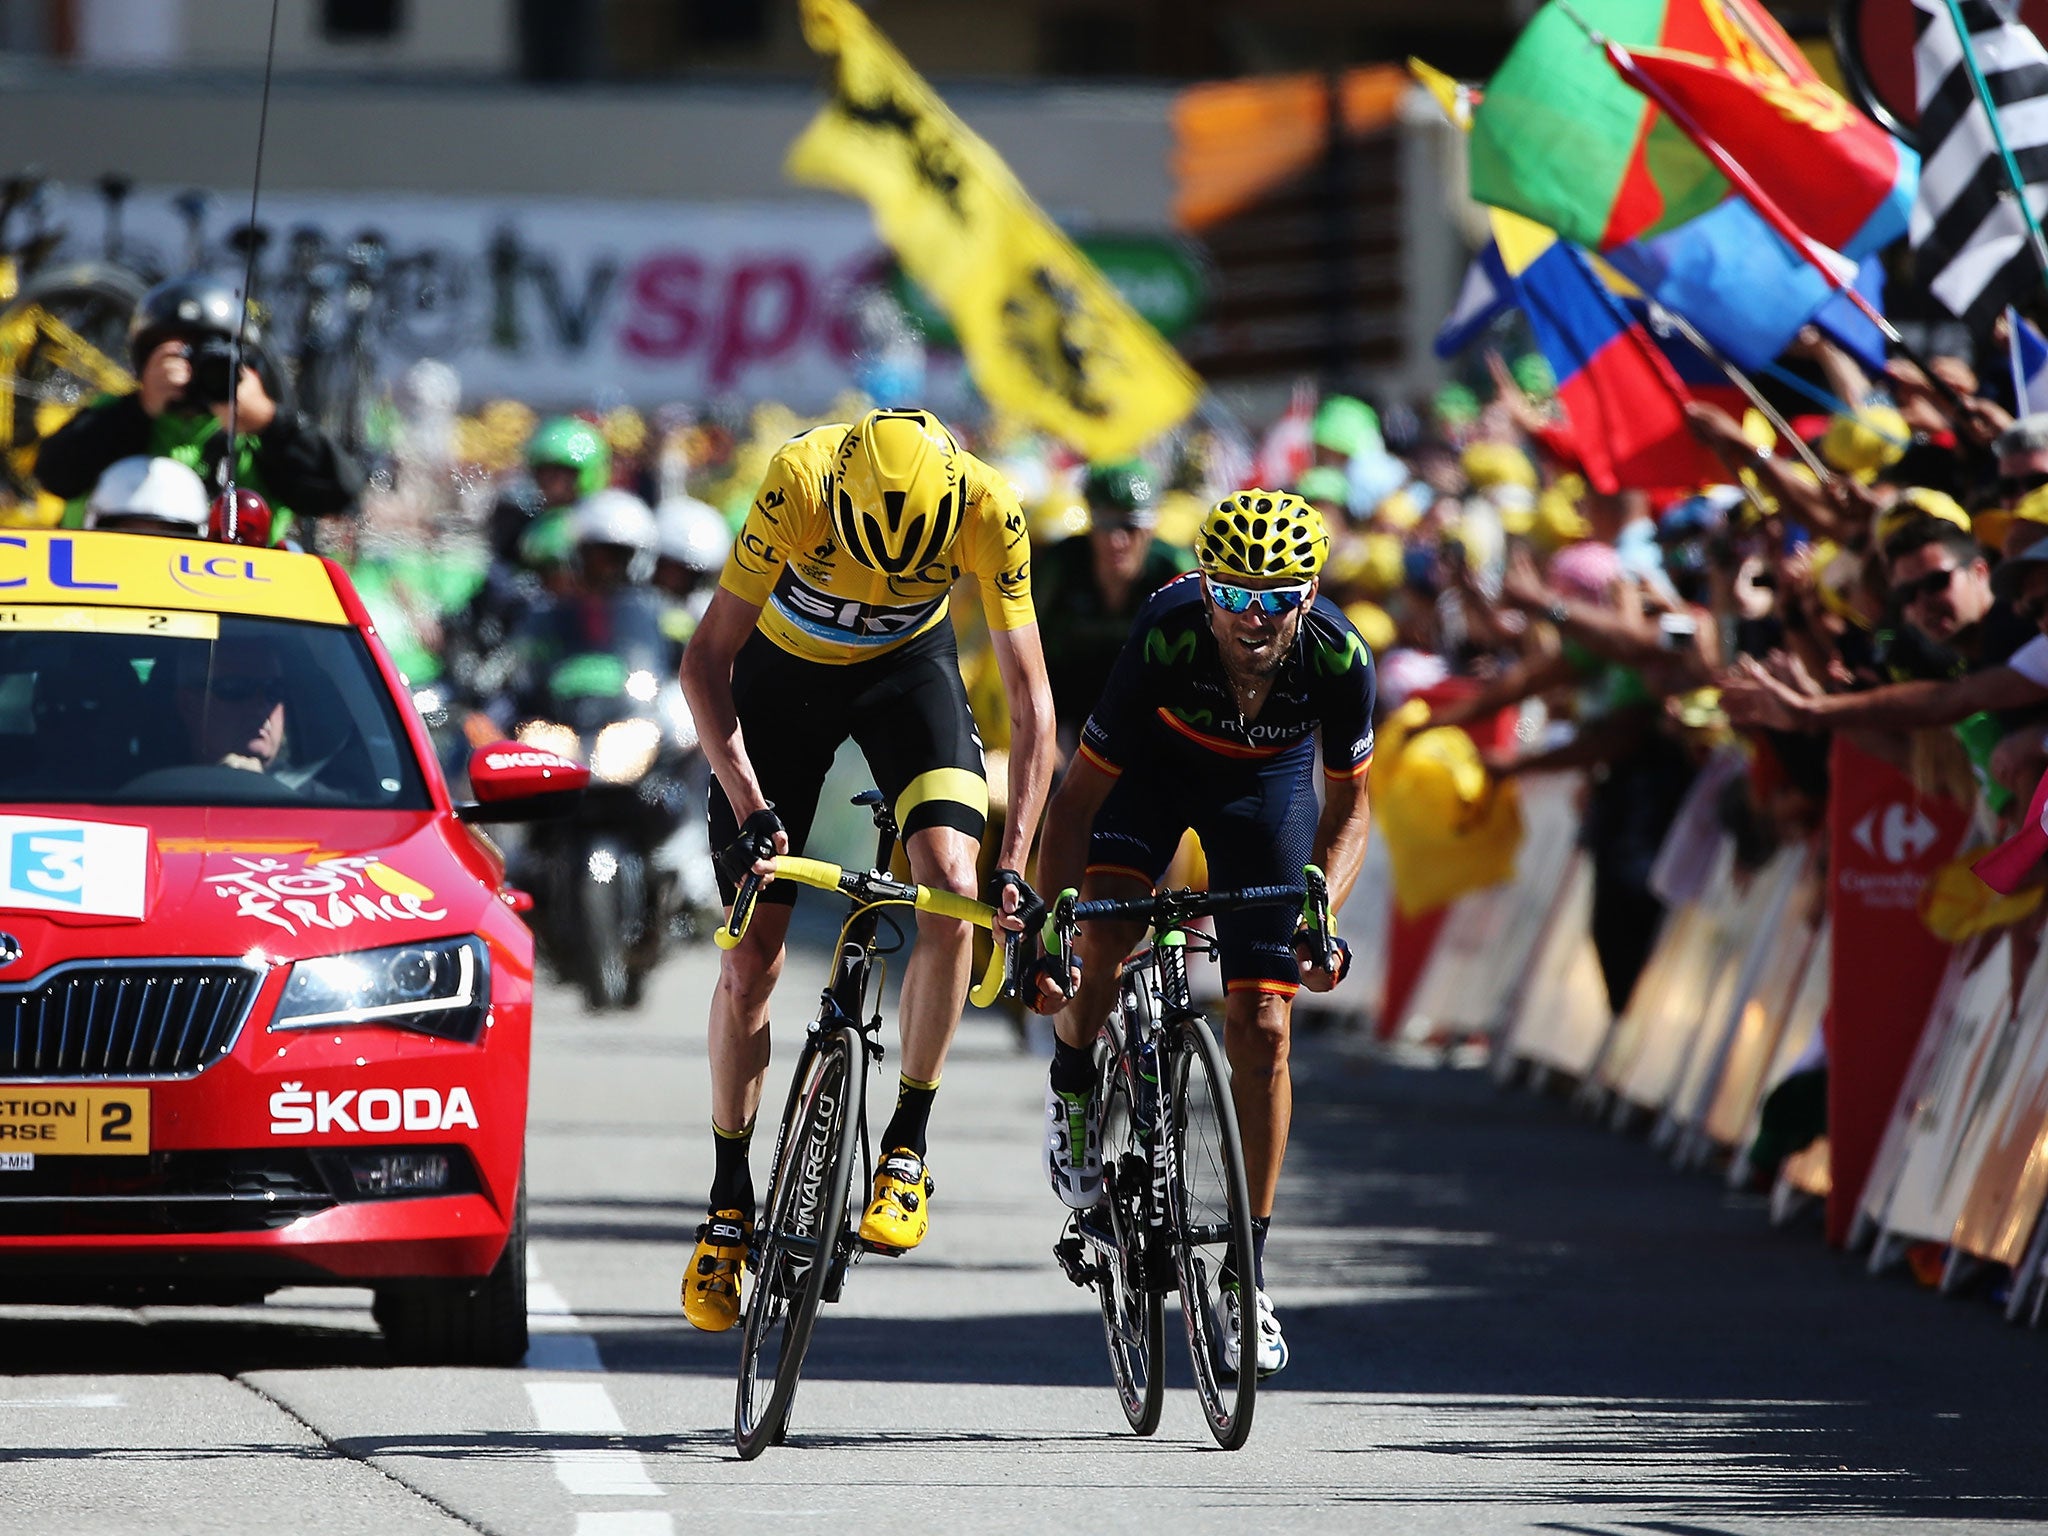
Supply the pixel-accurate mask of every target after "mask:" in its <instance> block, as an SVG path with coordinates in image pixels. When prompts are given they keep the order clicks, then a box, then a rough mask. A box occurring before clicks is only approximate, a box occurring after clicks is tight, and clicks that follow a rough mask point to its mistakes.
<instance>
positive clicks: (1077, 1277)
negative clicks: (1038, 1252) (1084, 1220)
mask: <svg viewBox="0 0 2048 1536" xmlns="http://www.w3.org/2000/svg"><path fill="white" fill-rule="evenodd" d="M1086 1251H1087V1250H1086V1248H1085V1247H1084V1245H1083V1244H1082V1242H1081V1239H1080V1238H1079V1237H1076V1236H1074V1235H1073V1234H1071V1233H1069V1234H1068V1235H1067V1236H1065V1237H1063V1238H1061V1239H1060V1240H1059V1241H1058V1242H1056V1243H1054V1244H1053V1245H1052V1256H1053V1257H1054V1258H1055V1259H1058V1260H1059V1264H1060V1268H1061V1269H1063V1270H1065V1271H1066V1275H1067V1278H1068V1279H1069V1280H1071V1281H1073V1282H1074V1284H1075V1285H1077V1286H1079V1287H1080V1288H1081V1289H1082V1290H1084V1291H1086V1290H1093V1289H1094V1287H1095V1280H1096V1277H1097V1275H1098V1274H1100V1271H1099V1270H1098V1269H1097V1268H1096V1266H1095V1265H1093V1264H1091V1263H1089V1262H1088V1259H1087V1257H1086Z"/></svg>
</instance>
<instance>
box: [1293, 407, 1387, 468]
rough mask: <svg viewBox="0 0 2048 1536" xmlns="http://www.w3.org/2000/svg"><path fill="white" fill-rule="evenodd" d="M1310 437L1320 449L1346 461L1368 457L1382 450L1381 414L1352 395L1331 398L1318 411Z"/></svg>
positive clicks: (1312, 423) (1310, 427)
mask: <svg viewBox="0 0 2048 1536" xmlns="http://www.w3.org/2000/svg"><path fill="white" fill-rule="evenodd" d="M1308 436H1309V441H1310V442H1312V443H1314V444H1315V445H1316V446H1317V447H1318V448H1327V449H1329V450H1330V451H1331V452H1332V453H1341V454H1343V455H1344V456H1345V457H1346V458H1349V457H1350V456H1351V455H1353V454H1356V453H1366V452H1369V451H1371V450H1372V449H1374V448H1378V447H1379V446H1381V444H1380V418H1379V413H1378V412H1376V411H1375V410H1374V409H1373V408H1372V407H1371V406H1369V405H1367V404H1366V403H1365V402H1364V401H1363V400H1358V399H1354V398H1353V397H1352V396H1350V395H1332V396H1330V398H1329V399H1327V400H1325V401H1324V402H1323V403H1322V404H1321V405H1320V406H1318V407H1316V415H1315V420H1314V421H1313V422H1311V423H1310V424H1309V429H1308Z"/></svg>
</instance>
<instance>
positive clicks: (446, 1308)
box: [371, 1177, 526, 1365]
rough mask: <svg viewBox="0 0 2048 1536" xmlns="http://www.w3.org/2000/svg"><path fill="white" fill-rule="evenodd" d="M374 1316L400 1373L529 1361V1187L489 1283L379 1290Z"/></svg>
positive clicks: (412, 1284) (416, 1283)
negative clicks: (415, 1367)
mask: <svg viewBox="0 0 2048 1536" xmlns="http://www.w3.org/2000/svg"><path fill="white" fill-rule="evenodd" d="M371 1315H372V1316H374V1317H375V1318H376V1319H377V1326H378V1327H379V1328H380V1329H382V1330H383V1333H384V1343H385V1345H386V1346H387V1347H388V1348H389V1349H390V1351H391V1356H392V1358H393V1359H394V1360H396V1361H397V1362H398V1363H399V1364H400V1365H517V1364H518V1363H519V1362H520V1361H522V1360H524V1359H525V1358H526V1181H525V1179H524V1178H523V1177H522V1178H521V1179H520V1182H519V1195H518V1203H517V1205H516V1206H515V1207H514V1211H513V1216H512V1233H511V1236H509V1237H508V1238H506V1239H505V1251H504V1252H503V1253H502V1254H500V1255H499V1256H498V1262H497V1263H496V1264H495V1265H494V1266H493V1267H492V1269H491V1272H490V1273H489V1274H488V1275H484V1276H482V1277H480V1278H477V1279H464V1280H407V1281H401V1282H398V1283H395V1284H392V1285H384V1286H379V1287H378V1288H377V1299H376V1301H375V1303H374V1304H373V1305H372V1307H371Z"/></svg>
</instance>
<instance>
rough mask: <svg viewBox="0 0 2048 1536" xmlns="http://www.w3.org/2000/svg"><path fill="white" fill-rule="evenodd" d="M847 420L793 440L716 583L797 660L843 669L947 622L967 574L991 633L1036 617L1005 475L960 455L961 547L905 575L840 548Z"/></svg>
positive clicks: (775, 463) (1017, 515)
mask: <svg viewBox="0 0 2048 1536" xmlns="http://www.w3.org/2000/svg"><path fill="white" fill-rule="evenodd" d="M852 430H853V429H852V428H851V427H850V426H847V425H845V424H843V423H836V424H834V425H831V426H825V427H814V428H813V429H812V430H811V431H809V432H806V433H804V434H802V435H801V436H799V437H793V438H791V439H790V440H789V441H788V442H787V443H784V444H783V445H782V447H781V448H779V449H777V450H776V453H775V457H774V458H773V459H771V460H769V462H768V473H767V475H766V477H764V478H763V480H762V481H761V489H760V492H759V494H758V495H756V496H755V498H754V505H753V507H752V509H751V510H750V511H749V512H748V513H747V521H746V524H745V526H744V527H742V528H741V529H740V536H739V537H738V538H737V539H736V540H734V541H733V546H732V553H731V554H730V555H729V556H727V557H726V562H725V571H724V574H723V575H721V576H720V577H719V578H718V584H719V585H720V586H721V587H724V588H725V590H726V591H728V592H730V593H732V594H733V595H734V596H735V597H740V598H744V599H745V600H746V601H747V602H750V603H753V604H755V605H756V606H758V607H759V608H760V610H761V626H760V627H761V633H762V634H764V635H766V636H767V637H768V638H769V639H770V640H772V641H774V642H775V644H777V645H779V646H781V647H782V649H784V650H785V651H788V652H789V653H790V654H791V655H792V656H801V657H803V658H804V659H805V660H807V661H822V662H832V663H838V664H844V663H846V662H852V661H865V660H867V659H868V658H870V657H873V656H883V655H886V654H888V652H890V651H891V650H894V649H895V648H896V647H898V646H900V645H902V644H904V643H905V642H906V641H909V640H911V639H914V638H915V637H916V636H918V635H921V634H923V633H924V632H925V631H926V630H928V629H930V628H932V626H934V625H935V624H939V623H941V622H943V621H944V619H945V617H946V601H947V596H948V594H949V593H951V591H952V590H953V584H954V583H955V582H956V581H958V580H959V579H960V578H961V577H962V576H963V575H966V576H972V577H973V578H974V579H975V581H976V582H978V583H979V584H980V586H981V606H982V610H983V611H984V612H985V613H986V614H987V615H988V626H989V628H990V629H1020V628H1022V627H1023V626H1024V625H1026V624H1029V623H1032V622H1033V621H1034V619H1035V617H1036V615H1034V614H1033V612H1032V609H1031V541H1030V539H1029V538H1028V537H1027V536H1026V532H1025V526H1024V513H1023V510H1022V509H1021V508H1020V507H1019V506H1018V505H1017V498H1016V496H1015V495H1014V494H1013V493H1012V492H1011V490H1010V487H1009V483H1008V482H1007V481H1006V480H1004V479H1003V477H1002V475H1001V474H999V473H998V472H997V471H995V470H993V469H991V468H990V467H989V466H988V465H986V464H984V463H982V462H981V460H979V459H977V458H975V457H974V456H973V455H972V454H969V453H962V454H961V455H960V456H959V461H960V480H961V494H962V496H963V497H964V498H965V502H966V516H965V519H964V521H963V522H962V524H961V527H960V533H959V536H958V537H956V538H955V539H954V540H953V546H952V548H951V549H949V550H947V551H946V553H945V554H944V555H943V556H942V557H941V558H940V559H938V560H935V561H933V562H932V563H931V564H930V565H927V566H926V567H924V569H922V570H919V571H913V572H911V573H910V574H908V575H904V576H890V575H887V574H885V573H883V572H881V571H871V570H869V569H868V568H867V567H866V566H864V565H862V564H861V563H860V562H859V561H858V560H856V559H854V558H853V556H851V555H849V554H847V553H846V551H845V550H843V549H841V548H840V547H839V541H838V540H837V539H836V538H834V537H833V534H832V516H831V513H830V511H829V510H828V509H829V507H830V505H831V500H830V498H831V496H832V494H833V484H832V463H833V460H834V459H835V458H836V457H837V455H838V452H839V446H840V444H841V443H843V442H844V441H845V440H846V434H847V433H848V432H850V431H852Z"/></svg>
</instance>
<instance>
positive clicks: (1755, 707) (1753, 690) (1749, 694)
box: [1721, 656, 1799, 731]
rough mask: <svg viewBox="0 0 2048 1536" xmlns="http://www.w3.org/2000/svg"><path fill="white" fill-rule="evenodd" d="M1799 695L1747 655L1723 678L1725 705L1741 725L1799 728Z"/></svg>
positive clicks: (1722, 699)
mask: <svg viewBox="0 0 2048 1536" xmlns="http://www.w3.org/2000/svg"><path fill="white" fill-rule="evenodd" d="M1798 703H1799V694H1798V693H1797V692H1795V691H1794V690H1793V689H1792V688H1790V687H1788V686H1787V685H1786V684H1785V683H1784V682H1782V681H1780V680H1779V679H1778V678H1775V677H1773V676H1772V675H1771V674H1770V673H1769V672H1766V671H1765V670H1764V669H1763V668H1762V667H1760V666H1758V665H1757V663H1756V659H1755V658H1754V657H1750V656H1744V657H1743V658H1742V659H1741V660H1740V661H1738V662H1737V663H1736V665H1735V669H1734V670H1733V671H1731V672H1730V673H1728V675H1727V676H1725V677H1724V678H1722V680H1721V708H1722V710H1723V711H1724V712H1725V713H1726V714H1727V716H1728V718H1729V719H1730V720H1731V721H1733V722H1734V723H1735V724H1737V725H1746V726H1750V727H1753V728H1759V729H1763V730H1773V731H1796V730H1797V729H1799V717H1798V713H1797V706H1798Z"/></svg>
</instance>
